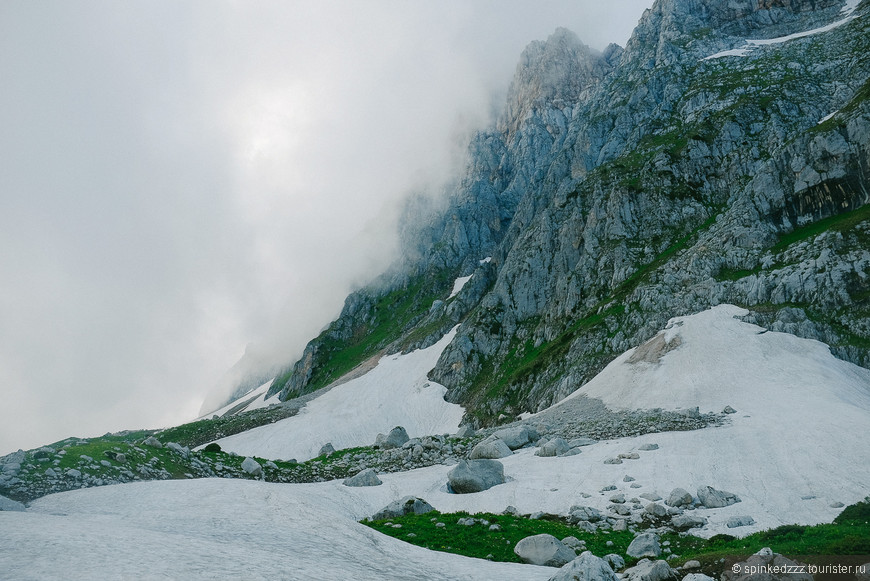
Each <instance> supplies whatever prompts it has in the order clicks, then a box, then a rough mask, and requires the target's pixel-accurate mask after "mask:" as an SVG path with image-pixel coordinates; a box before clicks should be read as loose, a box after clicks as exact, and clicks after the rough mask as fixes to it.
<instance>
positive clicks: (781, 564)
mask: <svg viewBox="0 0 870 581" xmlns="http://www.w3.org/2000/svg"><path fill="white" fill-rule="evenodd" d="M721 579H722V581H750V580H751V581H812V579H813V577H812V575H810V574H809V573H807V572H806V567H803V566H801V564H800V563H798V562H796V561H792V560H791V559H787V558H785V557H783V556H782V555H780V554H779V553H774V552H773V551H771V550H770V548H768V547H765V548H764V549H761V550H760V551H758V552H757V553H755V554H754V555H752V556H751V557H749V558H748V559H746V560H745V561H741V562H739V563H735V564H734V565H733V566H731V567H728V568H727V569H726V570H725V571H724V572H723V573H722V575H721Z"/></svg>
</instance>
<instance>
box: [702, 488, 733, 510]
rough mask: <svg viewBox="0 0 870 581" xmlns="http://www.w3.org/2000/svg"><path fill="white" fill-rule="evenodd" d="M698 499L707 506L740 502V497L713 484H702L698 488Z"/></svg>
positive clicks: (714, 506) (720, 506)
mask: <svg viewBox="0 0 870 581" xmlns="http://www.w3.org/2000/svg"><path fill="white" fill-rule="evenodd" d="M698 501H699V502H700V503H701V504H703V505H704V506H706V507H707V508H722V507H725V506H731V505H732V504H735V503H737V502H740V497H738V496H737V495H736V494H734V493H731V492H725V491H724V490H716V489H715V488H713V487H712V486H702V487H700V488H699V489H698Z"/></svg>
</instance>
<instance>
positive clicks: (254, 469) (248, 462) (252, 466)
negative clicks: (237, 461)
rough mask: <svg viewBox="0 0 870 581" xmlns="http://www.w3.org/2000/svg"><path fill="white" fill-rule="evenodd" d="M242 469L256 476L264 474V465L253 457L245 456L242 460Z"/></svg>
mask: <svg viewBox="0 0 870 581" xmlns="http://www.w3.org/2000/svg"><path fill="white" fill-rule="evenodd" d="M242 470H244V471H245V472H246V473H248V474H250V475H251V476H253V477H255V478H259V477H260V476H262V475H263V467H262V466H260V463H259V462H257V461H256V460H254V459H253V458H245V459H244V460H242Z"/></svg>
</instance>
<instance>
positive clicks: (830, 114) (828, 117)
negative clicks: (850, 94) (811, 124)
mask: <svg viewBox="0 0 870 581" xmlns="http://www.w3.org/2000/svg"><path fill="white" fill-rule="evenodd" d="M838 112H839V111H834V112H833V113H828V114H827V115H825V116H824V117H822V118H821V119H819V122H818V123H816V125H821V124H822V123H824V122H825V121H827V120H828V119H830V118H831V117H833V116H834V115H836V114H837V113H838Z"/></svg>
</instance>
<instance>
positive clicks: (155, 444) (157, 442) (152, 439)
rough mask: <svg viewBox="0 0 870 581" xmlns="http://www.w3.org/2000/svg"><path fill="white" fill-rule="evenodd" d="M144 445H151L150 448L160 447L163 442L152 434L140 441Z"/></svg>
mask: <svg viewBox="0 0 870 581" xmlns="http://www.w3.org/2000/svg"><path fill="white" fill-rule="evenodd" d="M142 443H143V444H145V445H146V446H151V447H152V448H162V447H163V444H161V443H160V440H158V439H157V438H155V437H154V436H148V437H147V438H145V441H144V442H142Z"/></svg>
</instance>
